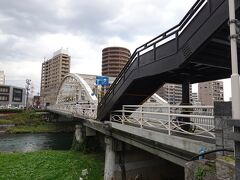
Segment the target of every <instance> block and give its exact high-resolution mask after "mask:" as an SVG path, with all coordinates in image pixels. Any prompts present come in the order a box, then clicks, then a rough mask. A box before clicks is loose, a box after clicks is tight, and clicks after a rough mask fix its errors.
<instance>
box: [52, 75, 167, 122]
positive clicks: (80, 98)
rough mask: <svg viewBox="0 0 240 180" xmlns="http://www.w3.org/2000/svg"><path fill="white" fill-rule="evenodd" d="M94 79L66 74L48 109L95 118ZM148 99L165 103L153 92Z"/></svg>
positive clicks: (96, 99)
mask: <svg viewBox="0 0 240 180" xmlns="http://www.w3.org/2000/svg"><path fill="white" fill-rule="evenodd" d="M95 81H96V76H95V75H86V74H76V73H69V74H67V75H66V76H65V77H64V78H63V80H62V82H61V84H60V86H59V89H58V92H57V101H56V104H55V105H52V106H49V107H48V109H49V110H50V111H52V112H56V113H62V114H65V115H71V116H75V117H80V118H84V119H97V106H98V98H97V96H96V88H97V87H96V86H95ZM149 100H150V102H152V101H154V102H155V103H157V104H167V102H166V101H165V100H164V99H162V98H161V97H160V96H158V95H157V94H153V96H152V97H151V98H150V99H149ZM146 103H149V101H148V102H146Z"/></svg>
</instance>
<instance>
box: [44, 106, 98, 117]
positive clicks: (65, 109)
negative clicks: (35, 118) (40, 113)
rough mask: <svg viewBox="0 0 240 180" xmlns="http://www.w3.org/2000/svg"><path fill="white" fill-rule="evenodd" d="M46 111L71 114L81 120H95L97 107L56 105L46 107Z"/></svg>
mask: <svg viewBox="0 0 240 180" xmlns="http://www.w3.org/2000/svg"><path fill="white" fill-rule="evenodd" d="M47 109H48V110H50V111H51V110H52V111H55V112H56V111H57V112H61V113H66V114H72V115H73V116H75V117H81V118H90V119H96V118H97V106H96V105H94V104H89V103H79V104H56V105H52V106H49V107H47Z"/></svg>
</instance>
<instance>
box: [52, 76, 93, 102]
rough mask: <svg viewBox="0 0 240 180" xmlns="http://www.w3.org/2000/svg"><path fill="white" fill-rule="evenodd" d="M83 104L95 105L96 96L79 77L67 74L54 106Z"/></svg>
mask: <svg viewBox="0 0 240 180" xmlns="http://www.w3.org/2000/svg"><path fill="white" fill-rule="evenodd" d="M84 102H89V103H91V104H97V98H96V95H95V94H94V93H93V91H92V89H91V88H90V86H89V85H88V83H87V82H86V81H85V80H84V79H83V78H82V77H81V76H80V75H78V74H68V75H67V76H65V77H64V79H63V81H62V83H61V85H60V87H59V89H58V95H57V102H56V104H76V103H84Z"/></svg>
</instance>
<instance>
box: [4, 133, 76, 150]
mask: <svg viewBox="0 0 240 180" xmlns="http://www.w3.org/2000/svg"><path fill="white" fill-rule="evenodd" d="M72 140H73V133H37V134H31V133H27V134H0V151H8V152H15V151H18V152H30V151H37V150H47V149H52V150H69V149H70V148H71V145H72Z"/></svg>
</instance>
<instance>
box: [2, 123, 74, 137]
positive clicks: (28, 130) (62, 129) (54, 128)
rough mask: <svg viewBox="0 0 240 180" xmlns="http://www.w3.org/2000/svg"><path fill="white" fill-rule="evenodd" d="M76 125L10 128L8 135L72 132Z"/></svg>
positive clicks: (19, 126)
mask: <svg viewBox="0 0 240 180" xmlns="http://www.w3.org/2000/svg"><path fill="white" fill-rule="evenodd" d="M73 130H74V125H65V124H60V123H59V124H58V123H44V124H38V125H17V126H13V127H9V128H8V129H7V131H6V132H7V133H10V134H15V133H46V132H49V133H51V132H72V131H73Z"/></svg>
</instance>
